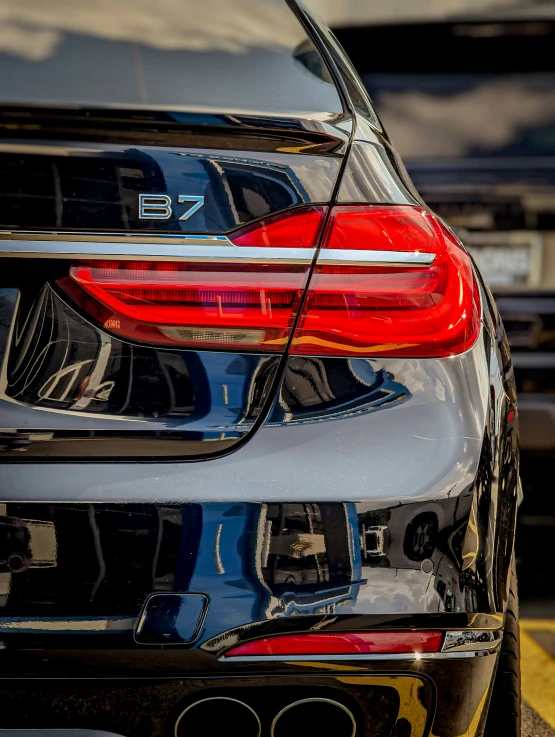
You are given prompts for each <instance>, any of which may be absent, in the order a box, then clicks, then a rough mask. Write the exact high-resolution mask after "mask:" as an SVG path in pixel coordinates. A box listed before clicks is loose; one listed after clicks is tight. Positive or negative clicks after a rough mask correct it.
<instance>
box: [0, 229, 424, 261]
mask: <svg viewBox="0 0 555 737" xmlns="http://www.w3.org/2000/svg"><path fill="white" fill-rule="evenodd" d="M53 244H55V245H53ZM315 253H316V249H314V248H265V247H261V248H245V247H242V246H235V245H234V244H233V243H232V242H231V241H230V240H229V238H228V237H227V236H225V235H195V234H190V235H188V234H183V235H181V234H175V233H165V234H157V233H150V234H144V235H140V234H136V233H133V234H125V233H93V232H59V231H51V232H48V233H46V232H42V231H31V230H27V231H23V230H19V231H10V230H3V231H2V230H0V256H17V257H24V258H25V257H30V258H64V259H66V258H91V259H97V258H106V257H111V258H120V259H137V258H141V259H145V260H151V259H152V260H154V259H155V260H157V261H165V260H166V261H167V260H171V259H178V258H179V259H181V258H183V259H187V260H188V261H199V262H203V261H212V260H213V259H220V260H222V261H226V262H228V263H254V264H256V263H268V262H271V263H277V264H310V263H312V260H313V259H314V255H315ZM434 260H435V254H433V253H420V252H411V251H366V250H350V249H346V250H341V249H333V248H329V249H323V250H321V251H319V253H318V263H320V264H326V265H349V264H352V265H356V266H399V267H403V266H405V267H406V266H430V265H431V264H433V262H434Z"/></svg>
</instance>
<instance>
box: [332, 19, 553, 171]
mask: <svg viewBox="0 0 555 737" xmlns="http://www.w3.org/2000/svg"><path fill="white" fill-rule="evenodd" d="M338 35H339V37H340V40H341V42H342V43H343V45H344V46H345V47H346V50H347V52H348V53H349V54H351V56H352V57H353V59H354V62H355V65H356V66H357V68H358V71H359V73H360V75H361V78H362V81H363V82H364V84H365V86H366V88H367V89H368V91H369V93H370V96H371V97H372V100H373V102H374V106H375V108H376V111H377V113H378V115H379V116H380V118H381V120H382V122H383V124H384V126H385V128H386V130H387V131H388V133H389V135H390V137H391V139H392V141H393V143H394V145H395V147H396V148H397V150H398V151H399V153H400V154H401V155H402V156H403V157H404V158H405V159H407V160H409V159H426V158H459V157H515V156H516V157H518V156H534V157H545V156H555V55H554V54H553V49H554V48H555V24H554V23H551V22H510V23H508V22H507V23H502V22H496V23H468V24H463V23H461V24H424V25H418V24H414V25H411V26H408V25H402V26H397V27H395V26H384V27H381V28H380V27H378V26H374V27H368V28H366V29H356V30H355V29H352V30H345V31H343V32H338ZM370 46H371V47H372V48H373V49H374V50H375V51H376V52H377V53H376V56H375V57H372V58H370V56H369V55H368V54H367V53H366V52H365V49H367V48H368V47H370ZM386 48H402V49H403V50H404V51H403V53H398V54H390V53H389V54H388V53H385V51H386ZM382 52H383V53H382Z"/></svg>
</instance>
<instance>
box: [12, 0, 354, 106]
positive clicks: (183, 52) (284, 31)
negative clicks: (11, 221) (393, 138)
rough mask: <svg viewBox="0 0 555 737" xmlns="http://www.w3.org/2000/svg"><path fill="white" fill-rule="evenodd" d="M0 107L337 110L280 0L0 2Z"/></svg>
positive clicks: (319, 66)
mask: <svg viewBox="0 0 555 737" xmlns="http://www.w3.org/2000/svg"><path fill="white" fill-rule="evenodd" d="M0 13H1V16H2V32H1V33H0V100H2V101H3V102H16V103H17V102H30V103H70V104H83V105H87V104H89V105H117V104H123V105H128V106H143V105H144V106H148V107H158V108H171V109H179V108H186V109H187V110H199V111H202V112H207V111H208V112H210V111H214V112H222V111H223V112H249V113H277V114H279V113H283V114H293V113H296V112H298V113H314V112H326V113H339V112H342V106H341V100H340V97H339V95H338V93H337V90H336V89H335V87H334V85H333V83H332V80H331V78H330V76H329V74H328V70H327V68H326V66H325V64H324V62H323V60H322V58H321V57H320V54H319V53H318V51H317V50H316V48H315V47H314V46H313V44H312V42H311V41H310V40H309V38H308V37H307V35H306V33H305V31H304V29H303V27H302V26H301V24H300V22H299V21H298V19H297V18H296V17H295V15H294V13H293V12H292V11H291V9H290V8H289V7H288V5H287V4H286V2H285V0H201V1H200V2H199V0H166V1H165V2H164V3H156V2H151V0H133V1H132V2H131V0H122V1H121V2H109V1H108V0H103V1H102V2H101V1H98V2H90V0H48V2H44V0H0Z"/></svg>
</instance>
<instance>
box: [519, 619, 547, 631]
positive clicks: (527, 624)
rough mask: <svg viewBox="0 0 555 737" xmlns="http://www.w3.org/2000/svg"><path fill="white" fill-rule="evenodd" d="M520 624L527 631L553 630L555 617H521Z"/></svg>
mask: <svg viewBox="0 0 555 737" xmlns="http://www.w3.org/2000/svg"><path fill="white" fill-rule="evenodd" d="M520 626H521V628H522V629H524V630H528V631H529V632H538V631H539V630H543V631H544V632H555V619H521V620H520Z"/></svg>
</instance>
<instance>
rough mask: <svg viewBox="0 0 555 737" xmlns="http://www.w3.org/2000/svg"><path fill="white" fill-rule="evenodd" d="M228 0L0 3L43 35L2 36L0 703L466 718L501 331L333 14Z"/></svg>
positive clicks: (338, 729)
mask: <svg viewBox="0 0 555 737" xmlns="http://www.w3.org/2000/svg"><path fill="white" fill-rule="evenodd" d="M232 5H233V7H232V8H230V7H228V6H227V5H218V4H214V3H209V4H208V6H207V11H206V15H204V14H202V13H200V12H199V13H193V14H192V15H191V16H190V17H189V18H187V17H184V16H182V15H181V14H178V13H177V12H176V15H175V16H172V17H171V18H170V19H168V22H170V21H171V24H172V30H173V33H172V34H170V35H168V34H167V33H166V32H165V31H166V30H167V28H166V26H165V24H162V26H164V28H162V26H156V25H155V24H154V20H155V18H156V14H154V15H153V14H152V11H148V12H150V15H149V14H148V12H147V11H146V10H144V9H139V11H138V13H139V15H138V17H137V19H136V24H135V25H133V26H132V27H130V26H129V25H128V24H127V19H126V18H122V17H121V16H120V15H118V12H117V11H116V10H106V9H95V8H93V9H92V10H91V9H90V8H88V9H85V6H78V7H77V9H76V10H75V13H76V14H75V16H74V19H73V21H72V25H71V28H69V27H68V25H67V23H66V21H65V20H64V19H63V17H62V16H60V15H59V13H58V14H57V13H56V9H55V8H51V9H47V10H46V11H45V12H46V17H43V16H40V17H39V16H36V15H33V14H31V15H27V14H26V11H25V5H23V6H22V8H21V10H20V11H18V10H17V9H14V10H13V13H12V16H11V21H10V22H11V23H12V24H13V26H14V30H17V29H19V30H21V28H20V27H21V26H24V27H25V28H27V27H28V26H29V27H30V28H31V29H34V30H40V29H42V30H44V27H48V28H50V29H52V28H55V29H56V31H57V35H56V36H55V38H54V40H53V41H52V43H51V44H50V45H48V44H46V45H45V46H44V48H42V47H41V48H42V51H41V53H40V54H39V56H37V54H38V51H37V48H36V47H29V45H28V44H27V43H26V42H25V39H26V36H25V34H23V35H20V36H18V35H17V34H15V33H14V34H13V42H12V43H11V45H10V47H9V49H7V48H4V53H3V55H2V58H1V59H0V62H1V64H2V66H3V69H5V73H3V75H2V81H1V82H0V96H1V98H2V100H3V104H2V107H1V108H0V130H1V134H2V140H1V142H0V168H1V169H2V170H3V172H4V176H3V177H2V182H3V183H2V185H0V186H1V188H2V192H1V195H0V205H1V206H0V218H1V222H0V255H1V256H2V260H1V262H0V263H1V265H2V269H1V271H0V310H1V312H0V315H1V332H0V340H1V343H0V355H1V357H2V364H1V375H0V377H1V378H0V391H1V395H0V417H1V422H0V427H1V438H0V449H1V455H0V461H1V463H0V489H1V497H2V501H1V503H0V541H1V550H0V607H1V611H0V639H1V641H2V649H1V651H0V674H1V676H2V681H1V682H0V703H1V704H2V709H0V728H1V729H5V730H16V729H18V730H21V729H22V730H48V729H53V730H60V729H71V730H77V731H79V730H97V731H104V732H110V733H115V734H118V735H131V734H133V735H139V736H143V735H144V737H147V736H150V735H162V734H168V735H176V736H177V737H180V736H181V735H189V734H192V733H194V732H200V731H202V732H203V733H205V734H208V735H216V734H219V733H220V732H221V731H222V730H225V729H228V728H230V725H232V728H233V729H236V730H239V729H240V730H241V731H242V732H243V733H244V734H246V735H249V736H250V735H252V736H253V737H257V736H258V735H265V736H266V735H268V736H269V735H273V736H274V737H279V735H282V734H286V733H294V734H297V733H299V734H300V733H303V734H304V733H306V732H307V731H310V730H312V731H314V730H317V731H318V732H319V733H321V734H322V735H328V734H329V735H331V734H333V735H334V736H337V737H342V736H343V735H344V736H345V737H354V736H355V735H356V737H362V736H363V735H364V736H365V737H378V736H381V735H384V737H385V735H396V737H404V736H405V735H406V736H408V735H410V736H411V737H420V736H421V735H422V736H423V735H425V734H430V730H431V731H432V733H433V734H438V735H439V734H441V735H444V736H445V737H449V736H451V735H452V736H453V737H455V735H460V734H467V735H469V737H471V736H472V735H477V734H479V733H480V730H481V729H482V727H483V725H484V724H485V721H486V718H487V707H488V702H489V697H490V693H491V691H492V683H493V681H494V676H495V671H496V667H497V664H498V658H499V651H500V645H501V641H502V637H503V628H504V620H505V612H506V610H507V606H508V600H509V576H510V567H511V560H512V554H513V535H514V518H515V511H516V503H517V497H518V457H517V428H518V416H517V410H516V404H515V392H514V379H513V375H512V367H511V362H510V357H509V353H508V348H507V342H506V339H505V336H504V332H503V328H502V326H501V323H500V320H499V317H498V314H497V311H496V308H495V306H494V305H493V302H492V301H491V299H490V296H489V293H488V292H487V290H486V289H485V288H484V287H483V285H482V282H481V278H480V276H479V274H478V272H477V271H476V270H475V268H474V266H473V264H472V261H471V259H470V258H469V256H468V253H467V252H466V250H465V249H464V247H463V246H462V244H461V243H460V241H459V240H458V239H457V237H456V236H455V235H454V233H453V232H452V231H451V230H449V229H448V228H447V227H446V226H445V225H444V224H443V222H442V221H441V220H439V219H438V218H437V217H435V216H434V215H432V214H431V212H430V211H429V210H428V209H427V207H426V206H425V205H424V204H423V203H422V201H421V200H420V198H419V196H418V194H417V193H416V191H415V190H414V187H413V185H412V183H411V181H410V180H409V179H408V176H407V175H406V173H405V171H404V168H403V166H402V164H401V162H400V160H399V159H398V157H397V155H396V154H395V152H394V151H393V149H392V148H391V145H390V143H389V141H388V139H387V137H386V135H385V133H384V131H383V129H382V128H381V125H380V123H379V121H378V120H377V118H376V117H375V114H374V112H373V110H372V108H371V106H370V103H369V101H368V99H367V98H366V96H365V93H364V90H363V88H362V87H361V84H360V81H359V80H358V78H357V77H356V76H355V75H354V74H353V72H352V69H351V67H350V64H349V62H348V60H347V58H346V57H345V55H344V52H343V51H342V50H341V48H340V47H339V46H338V44H337V42H336V40H335V39H334V37H333V36H331V35H330V34H329V32H327V31H326V29H321V28H319V27H318V26H317V25H316V23H315V21H314V20H313V19H312V17H311V16H310V15H308V14H307V13H306V11H304V10H303V9H302V8H300V7H298V6H297V5H296V4H293V3H291V4H287V3H285V2H270V3H268V4H256V5H255V6H250V5H248V4H242V3H234V4H232ZM85 11H86V12H85ZM18 13H20V14H19V15H18ZM143 13H144V15H142V14H143ZM25 24H26V25H25ZM145 24H146V25H145ZM157 27H158V28H159V29H160V28H162V30H159V31H156V28H157ZM145 28H148V30H149V32H148V34H146V33H145V31H144V29H145ZM253 29H257V32H256V34H254V33H253ZM163 31H164V32H163ZM29 32H31V31H29ZM115 39H117V40H115ZM494 691H495V689H494ZM23 734H24V733H23Z"/></svg>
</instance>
